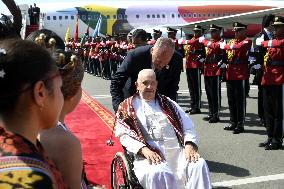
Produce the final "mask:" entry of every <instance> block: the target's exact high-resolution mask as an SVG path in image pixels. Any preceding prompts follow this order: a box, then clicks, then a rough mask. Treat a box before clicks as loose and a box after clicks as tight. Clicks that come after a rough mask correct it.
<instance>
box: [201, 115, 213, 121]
mask: <svg viewBox="0 0 284 189" xmlns="http://www.w3.org/2000/svg"><path fill="white" fill-rule="evenodd" d="M212 117H213V116H211V115H208V116H206V117H204V118H202V119H203V120H204V121H209V120H210V119H211V118H212Z"/></svg>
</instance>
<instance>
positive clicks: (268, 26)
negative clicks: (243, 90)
mask: <svg viewBox="0 0 284 189" xmlns="http://www.w3.org/2000/svg"><path fill="white" fill-rule="evenodd" d="M274 18H275V16H274V15H272V14H269V15H265V16H264V17H263V19H262V31H261V32H260V33H258V34H257V35H256V36H255V39H256V38H259V37H261V36H263V38H264V40H265V41H266V40H271V39H273V30H274V28H273V26H272V24H273V22H274ZM254 46H255V52H254V54H255V57H256V62H255V64H254V65H253V67H252V69H253V71H254V73H255V77H254V79H253V82H252V83H253V84H254V85H257V86H258V98H257V105H258V117H259V118H260V125H265V121H264V110H263V87H262V85H261V79H262V76H263V69H262V68H261V67H263V63H264V57H265V55H266V53H267V48H264V47H262V46H257V45H255V43H254Z"/></svg>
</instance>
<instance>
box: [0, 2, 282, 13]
mask: <svg viewBox="0 0 284 189" xmlns="http://www.w3.org/2000/svg"><path fill="white" fill-rule="evenodd" d="M161 1H163V2H165V3H166V4H167V5H171V4H172V5H176V3H177V2H181V3H184V4H185V3H186V4H188V3H192V2H194V4H196V2H201V3H216V2H217V3H223V2H224V4H225V2H226V4H227V3H228V0H203V1H200V0H160V1H156V3H157V2H159V3H158V4H160V3H161ZM247 1H248V0H237V1H236V0H235V2H247ZM249 1H256V2H260V0H249ZM262 1H265V2H267V3H268V4H269V2H270V1H273V0H262ZM278 1H280V0H278ZM282 1H284V0H282ZM15 2H16V4H28V5H33V4H34V3H36V4H37V6H38V7H40V8H41V10H42V11H43V12H44V11H49V10H51V9H54V10H58V7H62V8H70V7H75V6H80V5H87V4H102V5H109V6H115V7H121V8H124V7H127V6H129V5H139V4H141V5H145V3H149V4H150V3H155V0H154V1H153V0H122V1H121V0H15ZM229 2H231V1H229ZM0 13H4V14H9V11H8V10H7V8H6V7H5V5H4V4H3V2H0Z"/></svg>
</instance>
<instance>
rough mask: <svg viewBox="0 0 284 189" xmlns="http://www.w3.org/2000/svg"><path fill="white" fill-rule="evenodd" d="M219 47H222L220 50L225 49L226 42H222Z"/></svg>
mask: <svg viewBox="0 0 284 189" xmlns="http://www.w3.org/2000/svg"><path fill="white" fill-rule="evenodd" d="M219 45H220V49H224V48H225V45H226V41H223V42H220V43H219Z"/></svg>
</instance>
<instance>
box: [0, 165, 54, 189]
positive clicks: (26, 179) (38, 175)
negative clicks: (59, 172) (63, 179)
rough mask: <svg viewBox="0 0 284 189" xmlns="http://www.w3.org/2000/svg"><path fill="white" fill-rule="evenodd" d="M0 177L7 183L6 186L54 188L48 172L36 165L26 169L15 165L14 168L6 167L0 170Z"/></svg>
mask: <svg viewBox="0 0 284 189" xmlns="http://www.w3.org/2000/svg"><path fill="white" fill-rule="evenodd" d="M31 175H32V176H31ZM0 177H1V180H3V181H5V183H9V184H7V186H9V187H8V188H18V187H19V186H22V187H24V186H33V187H32V188H33V189H42V188H50V189H53V188H54V189H55V188H56V187H55V184H54V183H53V182H52V179H51V177H50V176H49V174H48V173H45V172H44V170H42V169H41V168H38V167H37V168H31V167H27V169H23V168H22V169H20V168H19V167H15V169H12V168H10V169H7V171H5V170H1V171H0ZM15 178H21V179H15ZM22 187H21V188H22ZM4 188H5V187H4Z"/></svg>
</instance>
